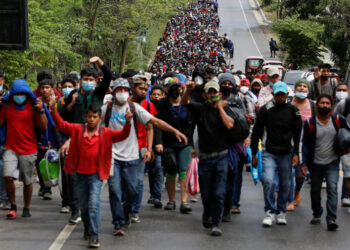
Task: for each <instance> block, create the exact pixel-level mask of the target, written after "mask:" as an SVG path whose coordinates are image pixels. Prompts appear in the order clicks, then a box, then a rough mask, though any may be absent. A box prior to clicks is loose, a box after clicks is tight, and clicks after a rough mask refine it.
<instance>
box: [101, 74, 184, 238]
mask: <svg viewBox="0 0 350 250" xmlns="http://www.w3.org/2000/svg"><path fill="white" fill-rule="evenodd" d="M111 87H112V95H113V96H114V98H115V99H114V102H113V103H112V104H110V105H104V106H103V107H102V118H103V119H102V120H103V121H104V123H105V126H106V127H109V128H113V129H118V128H120V127H123V126H124V124H125V112H126V110H130V112H132V113H133V114H134V118H133V119H136V121H137V123H136V121H134V120H132V121H131V126H132V128H131V132H130V135H129V137H128V138H127V139H125V140H124V141H122V142H118V143H115V144H113V160H114V165H113V166H112V172H113V174H112V176H111V177H110V178H109V181H108V184H109V201H110V205H111V211H112V217H113V221H112V223H113V224H114V228H115V230H116V231H115V233H114V235H124V231H123V229H122V226H123V225H126V226H129V225H130V215H131V212H132V206H133V204H134V202H135V200H136V199H137V195H138V190H139V185H138V184H139V181H138V171H139V165H140V161H143V159H142V158H140V151H139V142H138V136H137V133H138V132H139V127H140V124H142V125H143V126H145V125H147V124H148V123H150V124H152V125H154V126H157V127H159V128H160V129H162V130H165V131H168V132H170V133H173V134H175V136H176V138H177V139H178V140H180V141H181V140H184V141H185V144H186V143H187V138H186V136H184V135H183V134H182V133H181V132H180V131H178V130H177V129H174V128H173V127H171V126H169V125H168V124H167V123H165V122H163V121H161V120H160V119H157V118H155V117H154V116H152V115H151V114H150V113H149V112H147V110H146V109H144V108H143V107H142V106H141V105H140V104H138V103H132V102H128V99H129V93H130V90H131V88H130V85H129V82H128V81H127V80H126V79H123V78H118V79H117V80H116V81H113V82H112V85H111ZM145 92H147V91H145ZM135 125H136V127H135ZM152 139H153V138H152ZM142 178H143V173H142ZM122 193H124V194H125V199H124V202H123V201H122Z"/></svg>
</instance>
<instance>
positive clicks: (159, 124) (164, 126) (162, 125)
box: [149, 116, 188, 144]
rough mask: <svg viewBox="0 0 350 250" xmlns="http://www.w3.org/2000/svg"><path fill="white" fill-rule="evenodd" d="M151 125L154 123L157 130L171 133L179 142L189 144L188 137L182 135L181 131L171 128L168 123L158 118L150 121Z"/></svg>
mask: <svg viewBox="0 0 350 250" xmlns="http://www.w3.org/2000/svg"><path fill="white" fill-rule="evenodd" d="M149 122H150V123H152V124H153V125H154V126H156V127H157V128H159V129H161V130H163V131H165V132H169V133H172V134H174V135H175V137H176V138H177V139H178V140H179V142H181V141H182V140H183V141H184V143H185V144H187V142H188V141H187V137H186V136H185V135H184V134H183V133H181V132H180V131H179V130H177V129H175V128H173V127H172V126H170V125H169V124H168V123H166V122H165V121H162V120H160V119H158V118H156V117H154V116H153V117H152V118H151V120H149Z"/></svg>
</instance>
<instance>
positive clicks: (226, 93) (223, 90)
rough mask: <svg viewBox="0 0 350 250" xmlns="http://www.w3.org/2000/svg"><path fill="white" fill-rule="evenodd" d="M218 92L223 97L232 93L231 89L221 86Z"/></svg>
mask: <svg viewBox="0 0 350 250" xmlns="http://www.w3.org/2000/svg"><path fill="white" fill-rule="evenodd" d="M220 92H221V93H222V94H223V95H224V96H229V95H230V94H231V93H232V88H231V87H229V86H221V87H220Z"/></svg>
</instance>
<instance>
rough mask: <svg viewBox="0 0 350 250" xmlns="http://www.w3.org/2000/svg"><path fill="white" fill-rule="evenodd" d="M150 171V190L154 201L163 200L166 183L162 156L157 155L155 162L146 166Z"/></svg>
mask: <svg viewBox="0 0 350 250" xmlns="http://www.w3.org/2000/svg"><path fill="white" fill-rule="evenodd" d="M146 165H147V169H148V180H149V190H150V193H151V196H152V197H153V198H154V199H158V200H161V198H162V187H163V182H164V170H163V167H162V156H161V155H159V154H157V153H156V154H155V159H154V162H149V163H147V164H146Z"/></svg>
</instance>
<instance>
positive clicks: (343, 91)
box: [334, 83, 349, 107]
mask: <svg viewBox="0 0 350 250" xmlns="http://www.w3.org/2000/svg"><path fill="white" fill-rule="evenodd" d="M348 96H349V87H348V85H346V84H345V83H339V84H338V86H337V88H336V92H335V102H334V106H335V107H336V106H337V105H338V104H339V103H340V102H341V101H342V100H345V99H346V98H348Z"/></svg>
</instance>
